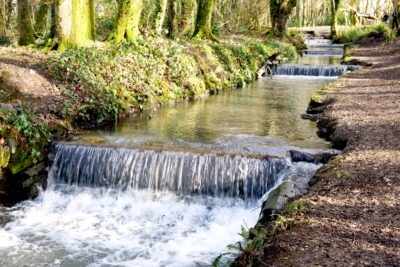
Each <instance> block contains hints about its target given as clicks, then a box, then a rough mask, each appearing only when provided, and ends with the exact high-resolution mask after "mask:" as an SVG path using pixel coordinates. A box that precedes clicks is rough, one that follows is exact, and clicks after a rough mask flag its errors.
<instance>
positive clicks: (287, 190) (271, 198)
mask: <svg viewBox="0 0 400 267" xmlns="http://www.w3.org/2000/svg"><path fill="white" fill-rule="evenodd" d="M297 191H298V190H297V189H296V185H295V184H294V183H293V182H291V181H284V182H283V183H282V184H280V185H279V186H278V187H277V188H275V189H274V190H272V191H271V192H270V193H269V195H268V197H267V199H266V200H265V201H264V202H263V204H262V208H261V214H260V218H259V221H258V222H259V223H266V222H269V221H271V220H273V217H274V214H275V212H276V211H277V210H280V209H282V208H283V207H284V206H285V204H286V203H287V202H288V200H289V199H290V198H293V197H295V196H296V195H297V194H298V192H297Z"/></svg>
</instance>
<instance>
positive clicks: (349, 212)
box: [262, 40, 400, 266]
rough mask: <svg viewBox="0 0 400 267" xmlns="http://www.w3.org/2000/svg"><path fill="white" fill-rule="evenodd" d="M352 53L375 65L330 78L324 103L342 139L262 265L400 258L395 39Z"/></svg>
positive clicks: (393, 262) (398, 262)
mask: <svg viewBox="0 0 400 267" xmlns="http://www.w3.org/2000/svg"><path fill="white" fill-rule="evenodd" d="M353 56H354V58H356V59H358V60H361V61H364V62H366V63H372V64H373V66H372V67H370V68H366V69H363V70H361V71H357V72H354V73H351V74H346V75H344V76H343V77H342V78H341V79H339V80H337V81H335V82H334V83H333V87H334V88H335V89H336V90H335V93H334V94H333V95H331V97H332V98H333V99H334V102H333V104H331V105H329V106H328V109H327V110H326V111H325V115H326V116H328V118H329V119H330V120H332V121H336V122H337V125H336V129H338V130H339V131H341V132H343V133H345V135H346V136H349V137H350V139H349V142H348V145H347V147H346V149H345V150H344V152H343V154H342V155H340V156H338V157H337V158H336V159H335V160H333V161H331V162H330V163H328V164H327V165H326V166H325V167H324V168H323V169H322V170H321V171H320V172H319V173H318V174H317V176H316V178H317V179H316V180H317V182H316V184H315V185H314V186H312V187H311V189H310V192H309V193H308V194H307V195H306V196H304V197H303V199H306V200H307V201H308V202H309V206H308V208H307V209H306V210H305V211H304V212H303V213H302V214H297V215H294V216H293V217H294V218H292V219H293V220H294V221H295V226H294V227H293V228H291V229H290V230H288V231H286V232H285V233H283V234H282V235H280V236H279V237H278V238H277V239H276V240H275V241H274V243H273V244H272V245H271V246H269V247H268V248H266V249H265V253H264V254H265V256H264V257H263V259H262V263H263V265H265V266H321V265H322V266H349V265H357V266H400V40H398V41H397V42H396V43H394V44H391V45H387V44H383V43H380V44H376V43H375V44H371V43H369V44H362V45H361V46H360V47H359V48H358V49H356V50H354V51H353Z"/></svg>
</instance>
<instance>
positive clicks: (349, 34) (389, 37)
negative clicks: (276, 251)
mask: <svg viewBox="0 0 400 267" xmlns="http://www.w3.org/2000/svg"><path fill="white" fill-rule="evenodd" d="M368 37H383V38H385V40H386V41H387V42H393V41H394V40H395V38H396V34H395V33H394V32H393V31H392V30H391V29H390V27H389V26H388V25H387V24H386V23H378V24H374V25H371V26H368V27H364V28H357V27H351V28H347V29H344V30H341V31H339V32H338V33H337V36H336V38H335V39H336V41H338V42H340V43H344V44H346V43H352V42H356V41H359V40H362V39H365V38H368Z"/></svg>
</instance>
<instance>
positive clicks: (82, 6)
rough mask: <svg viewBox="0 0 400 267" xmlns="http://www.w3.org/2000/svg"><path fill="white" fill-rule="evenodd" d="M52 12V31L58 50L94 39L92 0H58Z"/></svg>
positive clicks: (81, 44) (80, 44)
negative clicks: (58, 44)
mask: <svg viewBox="0 0 400 267" xmlns="http://www.w3.org/2000/svg"><path fill="white" fill-rule="evenodd" d="M53 11H54V12H52V17H53V25H52V28H53V29H52V32H53V34H54V36H55V37H56V38H57V39H58V42H60V46H59V48H58V49H59V50H63V49H65V48H66V47H68V46H83V45H87V44H88V43H90V42H92V41H94V0H59V1H58V3H57V4H56V5H55V10H53Z"/></svg>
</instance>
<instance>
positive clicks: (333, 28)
mask: <svg viewBox="0 0 400 267" xmlns="http://www.w3.org/2000/svg"><path fill="white" fill-rule="evenodd" d="M339 4H340V0H331V36H332V37H335V36H336V34H337V11H338V9H339Z"/></svg>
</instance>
